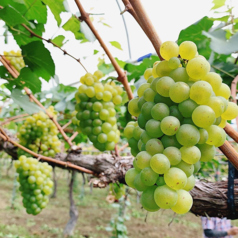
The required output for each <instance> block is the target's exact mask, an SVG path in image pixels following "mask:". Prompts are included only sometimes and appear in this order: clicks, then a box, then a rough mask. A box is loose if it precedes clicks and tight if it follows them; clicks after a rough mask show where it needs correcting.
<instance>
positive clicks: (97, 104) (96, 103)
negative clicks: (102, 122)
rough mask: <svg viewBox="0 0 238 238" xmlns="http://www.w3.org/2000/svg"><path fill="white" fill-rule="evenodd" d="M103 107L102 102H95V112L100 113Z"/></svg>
mask: <svg viewBox="0 0 238 238" xmlns="http://www.w3.org/2000/svg"><path fill="white" fill-rule="evenodd" d="M102 108H103V106H102V103H100V102H94V103H93V111H95V112H100V111H101V110H102Z"/></svg>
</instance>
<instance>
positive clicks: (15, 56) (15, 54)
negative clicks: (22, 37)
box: [3, 50, 25, 72]
mask: <svg viewBox="0 0 238 238" xmlns="http://www.w3.org/2000/svg"><path fill="white" fill-rule="evenodd" d="M3 54H4V56H5V57H6V59H7V60H9V61H10V63H11V65H12V66H14V68H15V69H16V70H17V71H18V72H19V71H20V70H21V69H22V68H24V67H25V62H24V60H23V57H22V54H21V51H20V50H18V51H14V50H11V51H9V52H6V51H4V52H3Z"/></svg>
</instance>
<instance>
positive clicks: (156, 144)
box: [145, 138, 164, 155]
mask: <svg viewBox="0 0 238 238" xmlns="http://www.w3.org/2000/svg"><path fill="white" fill-rule="evenodd" d="M145 149H146V151H147V152H148V153H149V154H150V155H155V154H158V153H162V152H163V150H164V146H163V144H162V142H161V141H160V140H159V139H154V138H153V139H150V140H148V141H147V142H146V145H145Z"/></svg>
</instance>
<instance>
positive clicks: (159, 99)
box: [154, 94, 175, 107]
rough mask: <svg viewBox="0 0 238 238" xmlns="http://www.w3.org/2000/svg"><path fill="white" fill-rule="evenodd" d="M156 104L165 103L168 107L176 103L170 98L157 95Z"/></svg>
mask: <svg viewBox="0 0 238 238" xmlns="http://www.w3.org/2000/svg"><path fill="white" fill-rule="evenodd" d="M154 102H155V103H164V104H166V105H167V106H168V107H170V106H172V105H174V104H175V103H174V102H173V101H172V100H171V99H170V98H169V97H163V96H161V95H160V94H156V95H155V100H154Z"/></svg>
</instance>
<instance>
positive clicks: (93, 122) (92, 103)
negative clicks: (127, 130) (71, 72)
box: [72, 70, 123, 151]
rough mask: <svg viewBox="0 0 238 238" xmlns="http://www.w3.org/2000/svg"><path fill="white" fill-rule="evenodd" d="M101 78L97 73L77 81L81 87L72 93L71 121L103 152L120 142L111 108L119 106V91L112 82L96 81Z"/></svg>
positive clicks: (114, 113) (120, 90) (113, 110)
mask: <svg viewBox="0 0 238 238" xmlns="http://www.w3.org/2000/svg"><path fill="white" fill-rule="evenodd" d="M102 77H103V73H102V72H101V71H99V70H97V71H95V72H94V74H91V73H86V74H85V75H84V76H82V77H81V78H80V82H81V83H82V84H81V85H80V86H79V88H78V92H77V93H76V94H75V98H76V100H77V104H76V106H75V110H76V111H77V113H76V115H75V117H73V119H72V120H73V122H74V123H76V124H77V125H78V131H79V132H82V133H83V134H85V135H87V136H88V138H89V139H90V141H91V142H92V143H93V145H94V147H96V148H97V149H98V150H100V151H105V150H113V149H114V147H115V144H116V143H117V142H118V141H119V139H120V131H119V130H118V127H117V118H116V110H115V105H120V104H121V103H122V96H121V95H122V93H123V89H122V87H120V86H118V85H116V84H115V83H114V82H111V83H109V82H106V83H103V82H100V81H99V80H100V79H101V78H102ZM76 119H77V120H78V121H76Z"/></svg>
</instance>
